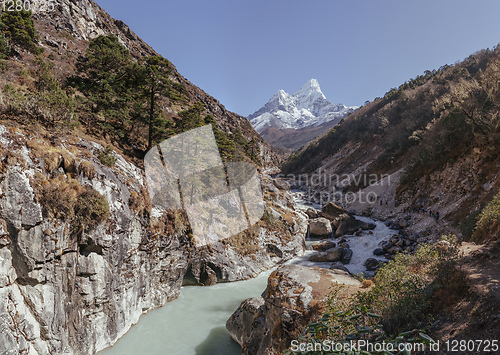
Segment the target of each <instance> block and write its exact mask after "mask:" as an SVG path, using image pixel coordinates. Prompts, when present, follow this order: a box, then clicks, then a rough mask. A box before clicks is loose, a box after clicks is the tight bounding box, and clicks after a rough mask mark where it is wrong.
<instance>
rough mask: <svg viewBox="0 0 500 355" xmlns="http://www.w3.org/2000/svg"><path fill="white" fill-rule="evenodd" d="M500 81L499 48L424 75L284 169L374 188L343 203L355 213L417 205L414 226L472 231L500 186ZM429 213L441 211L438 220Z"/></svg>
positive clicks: (348, 186) (342, 185) (353, 187)
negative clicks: (369, 198) (318, 174)
mask: <svg viewBox="0 0 500 355" xmlns="http://www.w3.org/2000/svg"><path fill="white" fill-rule="evenodd" d="M499 83H500V47H498V46H497V47H496V48H495V49H493V50H482V51H480V52H477V53H475V54H474V55H471V56H470V57H468V58H467V59H466V60H464V61H463V62H461V63H457V64H455V65H452V66H449V65H445V66H443V67H441V68H439V69H438V70H433V71H426V72H425V74H423V75H421V76H418V77H417V78H415V79H412V80H410V81H408V82H406V83H404V84H402V85H401V86H400V87H399V88H394V89H391V90H390V91H389V92H388V93H386V94H385V95H384V97H382V98H377V99H375V100H374V101H373V102H371V103H369V104H367V105H365V106H364V107H362V108H360V109H359V110H358V111H356V112H355V113H353V114H351V115H350V116H349V117H348V118H346V119H345V120H344V121H343V122H342V123H341V124H340V125H338V126H337V127H335V128H334V129H333V130H331V131H330V132H329V133H328V134H327V135H325V136H324V137H322V138H321V139H318V140H317V141H315V142H313V143H311V144H310V145H309V146H308V147H305V148H304V149H302V150H301V151H300V152H298V153H297V154H295V155H294V156H292V157H291V158H290V159H289V160H288V162H287V163H286V164H285V167H284V170H285V172H286V173H316V174H317V173H318V172H320V171H321V173H322V174H324V175H323V176H327V177H329V180H330V181H331V180H332V178H333V181H334V183H326V184H323V186H321V187H320V186H318V184H316V185H315V186H313V190H317V191H319V190H323V191H327V190H329V192H330V193H331V192H332V189H337V190H342V191H343V192H344V193H345V192H348V191H350V192H355V191H359V190H360V191H361V192H363V193H364V194H365V196H367V194H368V193H370V192H372V194H371V195H370V196H371V200H370V201H366V198H365V199H364V201H360V198H356V199H355V200H354V202H352V203H347V202H345V201H344V202H345V203H346V204H348V205H349V206H350V207H351V208H353V209H356V210H358V212H363V211H364V212H366V213H369V212H370V211H371V212H372V213H375V214H378V215H381V216H385V217H386V218H388V217H395V216H396V215H397V213H398V212H403V211H411V212H415V211H417V212H418V211H420V212H421V213H420V217H419V215H418V213H417V214H413V213H411V214H409V215H408V217H407V218H409V219H410V223H409V224H410V225H412V226H414V228H415V229H416V230H419V231H422V230H426V229H429V231H432V230H433V229H434V228H438V229H439V228H441V227H444V228H442V229H443V230H448V231H449V228H448V227H450V226H447V225H446V224H447V223H449V224H450V225H451V226H453V227H461V229H462V231H463V232H464V233H465V234H470V232H471V226H473V225H474V220H473V218H474V216H477V213H478V211H479V210H480V209H481V208H482V207H483V206H484V205H485V204H486V203H487V202H488V201H489V200H491V198H492V197H493V196H494V195H495V194H496V193H497V192H498V188H499V183H500V181H499V169H498V167H499V166H500V165H499V164H500V160H499V154H498V153H499V150H498V147H499V138H500V135H499V133H500V125H499V124H500V120H499V116H498V112H499V109H500V87H499ZM330 175H332V177H330ZM386 175H389V176H388V177H387V176H386ZM338 177H340V178H338ZM367 177H368V179H367ZM357 178H359V180H358V179H357ZM382 178H385V179H384V180H382ZM377 181H378V183H376V182H377ZM318 196H319V195H318ZM325 198H326V195H325ZM361 200H363V198H361ZM424 210H425V211H426V213H427V216H429V213H430V211H433V212H439V216H440V218H439V221H438V223H436V222H435V221H434V218H430V217H427V218H424V217H425V216H424V217H422V216H423V215H422V211H424ZM371 212H370V213H371ZM469 216H470V219H468V217H469ZM397 218H401V216H400V215H399V217H397ZM417 221H418V223H417ZM404 224H405V225H406V224H408V221H405V222H404Z"/></svg>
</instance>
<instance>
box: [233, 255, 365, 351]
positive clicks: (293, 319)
mask: <svg viewBox="0 0 500 355" xmlns="http://www.w3.org/2000/svg"><path fill="white" fill-rule="evenodd" d="M333 283H342V284H345V285H348V287H359V286H360V282H359V281H357V280H356V279H354V278H352V277H351V276H349V274H348V273H347V272H344V271H341V270H327V269H322V268H316V267H307V266H300V265H282V266H280V267H279V268H278V269H277V270H275V271H274V272H273V273H272V274H271V275H270V276H269V280H268V284H267V288H266V290H265V291H264V293H263V294H262V297H254V298H249V299H247V300H245V301H243V302H242V303H241V305H240V307H239V308H238V309H237V310H236V311H235V312H234V313H233V315H232V316H231V318H230V319H229V320H228V321H227V323H226V328H227V329H228V331H229V333H230V334H231V337H232V338H233V339H234V340H235V341H236V342H237V343H238V344H240V345H241V348H242V353H243V354H279V353H281V352H282V351H283V350H284V349H286V348H288V347H289V346H290V342H291V340H293V339H296V338H297V336H298V335H299V334H300V331H301V330H302V329H303V327H304V326H305V325H307V324H308V323H309V322H310V321H311V320H312V319H313V318H314V316H316V315H318V314H319V313H320V312H321V311H322V310H323V309H324V307H325V297H326V296H327V295H328V293H329V292H330V287H331V286H332V284H333Z"/></svg>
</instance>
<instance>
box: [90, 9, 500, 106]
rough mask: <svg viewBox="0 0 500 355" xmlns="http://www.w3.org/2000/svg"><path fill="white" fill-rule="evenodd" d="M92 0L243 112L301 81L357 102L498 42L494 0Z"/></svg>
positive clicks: (331, 96)
mask: <svg viewBox="0 0 500 355" xmlns="http://www.w3.org/2000/svg"><path fill="white" fill-rule="evenodd" d="M96 1H97V3H98V4H99V5H100V6H101V7H103V8H104V9H105V10H106V11H107V12H108V13H109V14H110V15H111V16H112V17H114V18H116V19H120V20H122V21H124V22H125V23H127V24H128V25H129V26H130V27H131V29H132V30H133V31H134V32H135V33H137V34H138V35H139V36H140V37H141V38H142V39H144V40H145V41H146V42H147V43H148V44H150V45H151V46H152V47H153V48H154V49H155V50H156V51H157V52H158V53H160V54H161V55H163V56H164V57H166V58H167V59H169V60H170V61H171V62H173V63H174V65H175V66H176V67H177V69H178V70H179V72H180V73H181V74H182V75H184V76H185V77H186V78H187V79H188V80H190V81H191V82H192V83H194V84H195V85H197V86H199V87H201V88H202V89H203V90H205V91H206V92H207V93H209V94H210V95H212V96H214V97H215V98H216V99H218V100H219V101H220V102H221V103H222V104H224V105H225V106H226V107H227V108H228V109H230V110H231V111H234V112H236V113H239V114H241V115H243V116H247V115H249V114H251V113H253V112H254V111H256V110H257V109H259V108H260V107H261V106H263V105H264V104H265V103H266V102H267V101H268V100H269V99H270V98H271V96H272V95H273V94H274V93H275V92H276V91H277V90H279V89H284V90H285V91H287V92H290V93H294V92H295V91H297V90H298V89H299V88H300V87H301V86H302V85H303V84H304V83H305V82H306V81H307V80H309V79H310V78H315V79H318V81H319V83H320V85H321V88H322V91H323V93H324V94H325V95H326V97H327V98H328V99H329V100H330V101H333V102H335V103H343V104H346V105H361V104H363V103H364V102H365V101H366V100H373V99H374V98H375V97H377V96H383V95H384V93H385V92H386V91H388V90H389V89H390V88H392V87H395V86H399V85H400V84H402V83H403V82H404V81H406V80H408V79H410V78H414V77H415V76H417V75H418V74H422V73H423V72H424V70H426V69H429V70H432V69H437V68H439V67H440V66H441V65H444V64H453V63H455V62H456V61H459V60H462V59H464V58H466V57H467V56H469V55H470V54H472V53H474V52H476V51H478V50H480V49H483V48H488V47H489V48H492V47H494V46H496V45H497V44H498V43H500V1H498V0H477V1H470V0H414V1H403V0H391V1H389V0H300V1H296V0H247V1H241V0H183V1H180V0H176V1H161V0H149V1H138V0H120V1H118V0H96Z"/></svg>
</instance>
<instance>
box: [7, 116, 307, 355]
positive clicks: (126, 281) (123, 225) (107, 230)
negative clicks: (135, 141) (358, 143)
mask: <svg viewBox="0 0 500 355" xmlns="http://www.w3.org/2000/svg"><path fill="white" fill-rule="evenodd" d="M103 150H104V147H103V146H102V145H101V144H99V143H97V142H94V141H92V140H91V139H88V138H77V137H64V136H61V137H59V138H56V137H55V136H52V135H50V134H46V135H44V134H42V133H40V132H37V133H35V132H34V131H30V130H20V129H17V128H14V127H8V126H4V125H0V329H2V332H1V333H0V353H2V354H93V353H95V352H96V351H99V350H101V349H103V348H106V347H108V346H110V345H112V344H113V343H114V342H115V341H116V340H117V339H118V338H119V337H121V336H122V335H123V334H124V333H125V332H126V331H127V330H128V329H129V328H130V326H131V325H132V324H134V323H135V322H137V320H138V319H139V317H140V316H141V314H143V313H144V312H147V311H148V310H151V309H153V308H156V307H160V306H162V305H163V304H165V303H166V302H168V301H170V300H172V299H174V298H176V297H177V295H178V294H179V291H180V287H181V285H182V284H183V282H184V283H187V284H189V283H197V284H198V283H202V284H211V283H215V282H223V281H234V280H241V279H245V278H249V277H252V276H254V275H256V274H257V273H259V272H260V271H261V270H264V269H266V268H269V267H271V266H273V265H275V264H276V263H278V262H282V261H283V260H286V259H288V258H290V257H292V256H293V255H296V254H297V253H302V251H303V240H304V236H305V229H306V228H307V227H306V226H305V224H304V223H303V222H304V218H303V217H299V216H298V215H296V214H294V215H293V221H292V223H291V224H286V225H287V226H289V228H291V229H294V228H295V229H296V230H295V232H297V236H296V237H293V238H291V237H290V236H291V234H290V231H289V230H287V231H279V230H277V231H273V230H271V229H269V228H267V229H266V228H265V227H264V226H262V227H261V226H259V225H257V226H256V227H255V231H254V234H255V235H254V236H253V239H251V238H250V237H252V236H250V237H248V236H237V237H238V238H240V239H239V240H240V241H241V242H242V243H243V244H244V242H245V241H247V242H248V240H250V239H251V241H249V242H248V243H250V244H253V245H254V246H255V247H256V248H255V249H252V250H250V249H248V248H246V247H245V245H238V244H237V241H238V239H236V240H228V241H227V242H226V243H221V244H220V245H215V246H213V248H210V249H206V250H196V249H195V248H194V247H193V244H192V243H191V241H190V237H189V226H188V224H187V222H186V219H185V217H183V215H182V212H181V211H176V212H167V211H161V210H158V209H154V208H153V209H152V208H151V206H150V205H149V202H148V196H147V193H146V189H145V178H144V173H143V171H142V170H140V169H139V168H137V167H136V166H134V165H133V164H131V163H130V162H128V161H127V160H126V159H125V158H124V157H123V156H121V155H119V154H117V153H112V155H113V157H114V158H115V159H116V163H115V164H114V166H113V167H108V166H106V165H103V164H102V163H101V162H100V159H99V154H100V153H101V152H102V151H103ZM266 179H267V178H266ZM87 191H93V192H97V193H98V195H99V196H103V197H104V199H105V201H106V202H107V205H108V206H109V217H108V218H106V219H104V220H103V221H102V222H101V223H99V224H97V225H95V226H94V227H93V228H82V226H85V225H84V224H81V223H80V224H78V221H81V219H82V218H85V213H87V214H90V215H91V216H92V218H94V219H96V220H100V217H101V216H100V215H99V214H97V212H100V213H101V214H104V212H103V211H101V210H96V209H95V208H96V206H95V204H96V202H95V201H96V200H90V201H91V202H88V203H87V202H85V200H82V196H84V193H85V192H87ZM91 196H94V195H92V194H91ZM96 196H97V195H96ZM275 196H276V198H275V202H273V204H278V203H279V201H285V200H286V197H285V196H286V192H285V191H283V190H279V191H277V193H276V194H275ZM279 196H281V197H279ZM92 201H94V202H92ZM282 208H283V210H282V211H281V213H283V214H284V212H283V211H285V210H287V211H289V214H288V215H287V217H288V218H289V217H290V213H292V212H293V211H292V210H291V209H289V207H287V206H286V204H284V205H283V207H282ZM72 211H75V214H74V216H72V215H71V213H72ZM92 213H95V214H92ZM283 223H285V221H283ZM91 224H92V223H89V224H88V225H91ZM283 225H285V224H283ZM287 236H288V237H287ZM247 237H248V238H247ZM185 280H187V281H185Z"/></svg>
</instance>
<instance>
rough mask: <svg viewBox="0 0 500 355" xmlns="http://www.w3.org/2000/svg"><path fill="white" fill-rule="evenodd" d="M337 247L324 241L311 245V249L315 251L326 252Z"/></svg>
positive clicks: (328, 241)
mask: <svg viewBox="0 0 500 355" xmlns="http://www.w3.org/2000/svg"><path fill="white" fill-rule="evenodd" d="M336 246H337V245H336V244H335V242H332V241H331V240H326V241H324V242H321V243H316V244H313V246H312V248H313V250H316V251H327V250H328V249H331V248H335V247H336Z"/></svg>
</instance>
